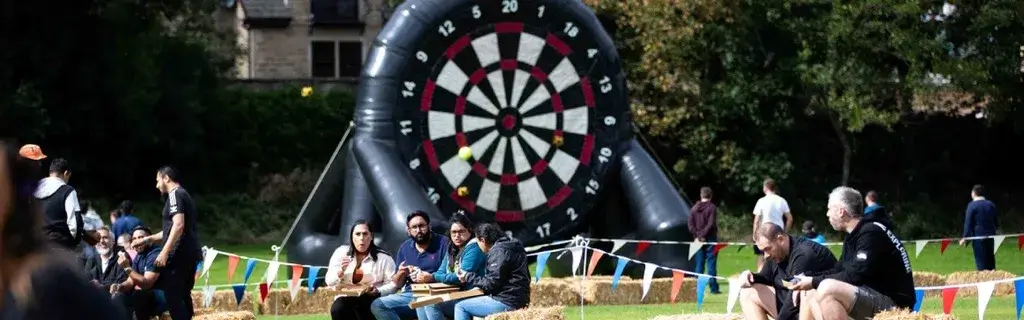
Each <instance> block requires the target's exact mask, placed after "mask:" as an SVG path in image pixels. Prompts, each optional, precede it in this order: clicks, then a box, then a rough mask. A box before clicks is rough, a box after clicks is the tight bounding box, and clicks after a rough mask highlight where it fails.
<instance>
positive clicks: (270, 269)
mask: <svg viewBox="0 0 1024 320" xmlns="http://www.w3.org/2000/svg"><path fill="white" fill-rule="evenodd" d="M279 267H281V264H280V263H278V262H277V261H271V262H270V265H269V266H267V274H266V275H265V276H264V278H266V279H267V286H268V287H270V286H272V285H273V284H274V280H275V279H277V269H278V268H279Z"/></svg>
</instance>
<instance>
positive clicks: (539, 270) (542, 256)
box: [533, 252, 551, 283]
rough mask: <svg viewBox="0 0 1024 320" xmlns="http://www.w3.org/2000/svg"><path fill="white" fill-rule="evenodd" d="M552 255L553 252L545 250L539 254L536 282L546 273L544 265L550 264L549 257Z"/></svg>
mask: <svg viewBox="0 0 1024 320" xmlns="http://www.w3.org/2000/svg"><path fill="white" fill-rule="evenodd" d="M550 257H551V252H544V253H541V254H539V255H537V271H536V272H535V273H536V274H535V275H534V279H535V280H534V281H533V282H534V283H537V282H540V275H542V274H544V267H546V266H547V264H548V258H550Z"/></svg>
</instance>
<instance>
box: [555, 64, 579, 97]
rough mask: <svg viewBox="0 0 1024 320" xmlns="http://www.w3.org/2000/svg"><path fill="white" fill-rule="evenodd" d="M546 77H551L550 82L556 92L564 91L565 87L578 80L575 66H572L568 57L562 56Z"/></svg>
mask: <svg viewBox="0 0 1024 320" xmlns="http://www.w3.org/2000/svg"><path fill="white" fill-rule="evenodd" d="M548 78H549V79H551V84H553V85H555V90H558V92H562V91H565V88H568V87H569V86H572V85H574V84H576V83H578V82H580V75H579V73H577V72H576V67H573V66H572V62H571V61H569V58H563V59H562V62H559V63H558V65H557V66H555V70H554V71H552V72H551V75H549V76H548Z"/></svg>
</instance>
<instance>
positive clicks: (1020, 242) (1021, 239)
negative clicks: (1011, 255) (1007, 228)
mask: <svg viewBox="0 0 1024 320" xmlns="http://www.w3.org/2000/svg"><path fill="white" fill-rule="evenodd" d="M1021 249H1024V235H1019V236H1017V252H1020V250H1021Z"/></svg>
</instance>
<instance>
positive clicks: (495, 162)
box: [487, 137, 508, 175]
mask: <svg viewBox="0 0 1024 320" xmlns="http://www.w3.org/2000/svg"><path fill="white" fill-rule="evenodd" d="M507 149H508V138H506V137H501V139H500V140H498V148H497V149H494V155H493V156H491V164H490V166H488V168H487V171H489V172H491V173H493V174H497V175H500V174H502V173H504V172H502V171H504V170H505V151H506V150H507Z"/></svg>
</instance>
